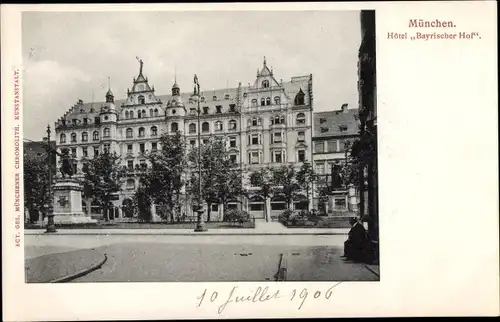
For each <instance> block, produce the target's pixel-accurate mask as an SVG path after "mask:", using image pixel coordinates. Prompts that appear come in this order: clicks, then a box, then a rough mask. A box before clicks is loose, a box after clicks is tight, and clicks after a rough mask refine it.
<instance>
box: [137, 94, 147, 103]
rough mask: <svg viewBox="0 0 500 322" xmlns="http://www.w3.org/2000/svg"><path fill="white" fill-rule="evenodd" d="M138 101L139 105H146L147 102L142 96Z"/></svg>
mask: <svg viewBox="0 0 500 322" xmlns="http://www.w3.org/2000/svg"><path fill="white" fill-rule="evenodd" d="M137 101H138V102H139V104H144V103H145V102H146V100H145V99H144V96H142V95H140V96H139V97H138V98H137Z"/></svg>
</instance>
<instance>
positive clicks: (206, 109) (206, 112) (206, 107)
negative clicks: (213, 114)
mask: <svg viewBox="0 0 500 322" xmlns="http://www.w3.org/2000/svg"><path fill="white" fill-rule="evenodd" d="M203 114H208V106H203Z"/></svg>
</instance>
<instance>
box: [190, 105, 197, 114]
mask: <svg viewBox="0 0 500 322" xmlns="http://www.w3.org/2000/svg"><path fill="white" fill-rule="evenodd" d="M189 114H191V115H196V108H194V107H192V108H190V109H189Z"/></svg>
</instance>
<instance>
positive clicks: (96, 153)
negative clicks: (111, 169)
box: [94, 147, 99, 156]
mask: <svg viewBox="0 0 500 322" xmlns="http://www.w3.org/2000/svg"><path fill="white" fill-rule="evenodd" d="M98 155H99V148H97V147H95V148H94V156H98Z"/></svg>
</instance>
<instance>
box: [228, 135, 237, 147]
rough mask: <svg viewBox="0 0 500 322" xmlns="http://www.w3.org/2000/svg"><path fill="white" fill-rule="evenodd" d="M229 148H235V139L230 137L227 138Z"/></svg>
mask: <svg viewBox="0 0 500 322" xmlns="http://www.w3.org/2000/svg"><path fill="white" fill-rule="evenodd" d="M229 147H230V148H235V147H236V137H234V136H232V137H230V138H229Z"/></svg>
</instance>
